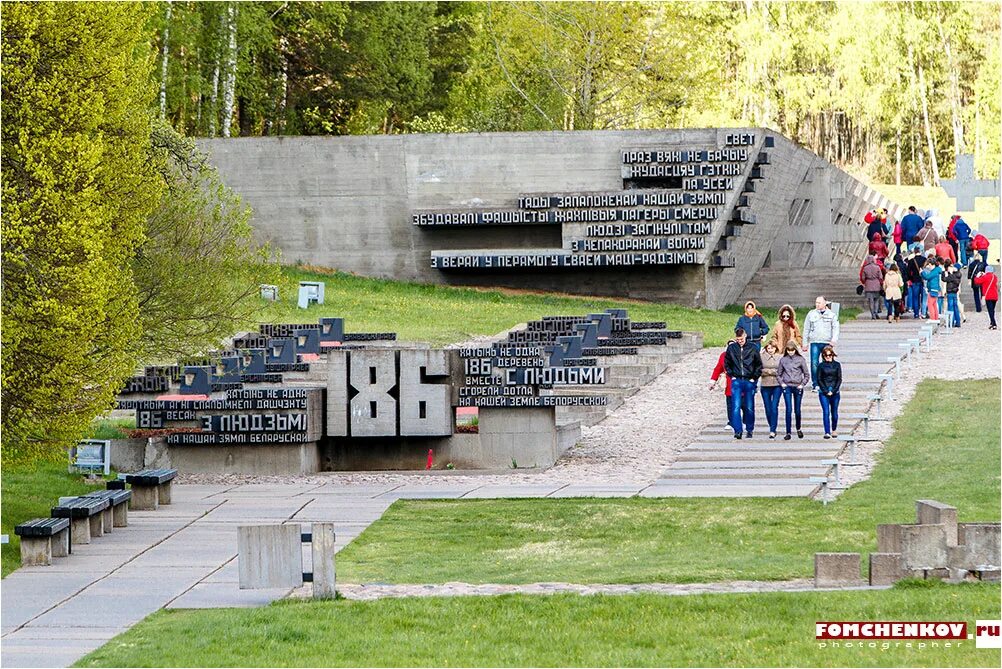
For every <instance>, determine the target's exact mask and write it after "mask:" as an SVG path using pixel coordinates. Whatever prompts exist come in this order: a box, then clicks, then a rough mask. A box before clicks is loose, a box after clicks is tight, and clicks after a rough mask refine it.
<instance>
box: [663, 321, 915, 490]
mask: <svg viewBox="0 0 1002 669" xmlns="http://www.w3.org/2000/svg"><path fill="white" fill-rule="evenodd" d="M926 328H928V329H927V330H926V332H928V331H929V330H934V329H935V326H932V325H927V324H926V323H925V322H924V321H912V320H907V321H904V320H903V321H901V322H900V323H895V324H888V323H886V322H884V321H870V320H856V321H853V322H851V323H847V324H845V325H843V326H842V335H841V337H840V340H839V344H838V346H837V352H838V354H839V361H840V362H841V363H842V369H843V379H844V381H843V384H842V393H841V402H840V406H839V418H840V420H839V428H838V432H839V434H840V435H843V436H845V435H851V434H852V433H853V432H854V430H857V428H858V427H859V426H860V424H861V423H862V418H861V417H862V416H864V415H866V416H869V417H870V420H872V419H874V418H876V417H877V413H878V411H879V408H878V407H876V406H875V404H876V402H875V399H874V398H875V396H880V397H881V401H888V400H889V399H890V395H891V394H892V393H891V392H890V391H891V388H889V387H888V385H889V384H888V379H887V378H880V375H883V374H887V373H888V372H889V371H891V370H892V369H893V368H894V367H895V365H903V364H905V363H904V362H903V361H902V360H901V359H902V358H903V357H904V356H905V355H906V354H910V355H915V353H912V351H913V350H915V348H917V347H916V341H918V340H919V339H921V337H922V336H923V332H922V330H923V329H926ZM890 359H896V360H898V361H899V362H897V363H894V362H891V361H890ZM892 374H893V372H892ZM891 382H893V380H891ZM802 415H803V423H802V425H803V432H804V438H803V439H799V438H798V437H797V436H796V434H795V433H794V435H793V438H792V439H791V440H790V441H785V440H784V439H783V435H784V433H785V409H784V404H783V402H782V400H781V401H780V406H779V430H778V435H777V437H776V439H769V438H768V432H769V428H768V424H767V423H766V422H765V410H764V408H763V406H762V400H761V395H758V396H757V397H756V402H755V426H756V429H755V433H754V438H753V439H751V440H749V439H741V440H736V439H734V436H733V430H732V429H731V428H730V427H729V426H725V425H724V417H723V416H721V420H720V424H719V425H713V426H710V427H707V428H706V429H704V430H703V431H702V432H701V433H700V434H698V435H697V436H696V438H695V439H694V440H693V441H692V443H691V444H689V446H688V447H686V449H685V450H684V451H683V452H682V453H681V454H680V455H679V457H678V460H677V461H676V462H675V463H674V464H673V465H672V466H671V467H670V468H669V469H668V470H667V471H665V472H664V474H663V475H662V476H661V478H660V479H658V480H657V481H656V482H655V483H654V485H653V486H651V487H650V488H648V489H647V490H645V491H644V495H645V496H652V497H802V496H809V495H812V494H813V493H814V492H815V491H816V490H817V489H818V487H819V484H818V483H816V482H812V481H811V480H810V479H811V477H828V476H830V474H831V473H832V469H833V466H832V465H831V464H830V463H825V462H823V461H825V460H829V461H830V460H832V459H835V458H837V457H839V455H840V454H842V451H843V450H844V449H845V448H846V447H847V443H846V442H845V441H842V440H839V439H824V438H823V436H824V429H823V427H822V417H821V407H820V403H819V402H818V399H817V395H815V394H814V393H812V392H810V390H807V391H805V393H804V399H803V412H802ZM793 429H794V430H795V429H796V427H795V426H794V428H793ZM856 436H857V438H858V437H859V436H861V430H860V434H857V435H856ZM833 485H834V484H833Z"/></svg>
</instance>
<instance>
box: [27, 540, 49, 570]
mask: <svg viewBox="0 0 1002 669" xmlns="http://www.w3.org/2000/svg"><path fill="white" fill-rule="evenodd" d="M50 564H52V537H21V565H22V566H24V567H47V566H48V565H50Z"/></svg>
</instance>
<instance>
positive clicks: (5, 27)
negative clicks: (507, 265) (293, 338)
mask: <svg viewBox="0 0 1002 669" xmlns="http://www.w3.org/2000/svg"><path fill="white" fill-rule="evenodd" d="M1000 7H1002V5H1000V3H999V2H761V1H756V0H745V1H744V2H657V3H655V2H341V1H332V2H189V1H180V0H177V1H173V2H157V3H153V2H151V3H139V2H72V3H63V2H4V3H2V4H0V21H2V39H0V48H2V58H0V86H2V90H0V96H2V99H3V106H2V147H0V163H2V170H3V173H2V203H0V204H2V210H3V217H2V219H0V226H2V241H3V244H2V278H3V283H2V298H3V299H2V306H3V313H2V328H3V329H2V344H3V357H2V374H0V375H2V398H0V399H2V401H0V409H2V425H0V427H2V430H3V448H2V455H3V462H4V463H10V462H20V461H22V460H27V461H30V460H32V459H33V457H34V456H38V455H48V456H52V455H58V454H60V453H64V451H63V450H62V449H63V447H65V446H66V445H67V444H70V443H73V441H74V440H75V439H78V438H79V437H80V436H82V435H83V434H85V433H86V431H87V430H88V426H89V425H90V423H91V421H92V420H93V419H94V417H95V416H98V415H100V414H102V413H104V412H106V411H107V410H108V409H109V408H110V407H111V406H112V405H113V402H114V397H115V393H116V391H117V390H118V389H120V388H121V387H122V385H123V382H124V380H125V379H126V378H127V377H129V376H131V375H132V374H133V373H134V372H135V370H136V368H137V366H138V365H140V364H142V363H144V362H150V361H153V360H155V359H157V358H170V357H171V356H176V355H186V354H197V353H199V352H204V351H206V350H210V349H212V348H213V347H215V346H218V345H219V342H220V341H222V340H223V338H225V337H226V336H228V335H231V334H232V333H233V332H235V331H236V330H237V329H238V328H239V327H241V326H245V325H246V324H247V323H249V322H250V321H251V319H253V317H254V315H255V313H256V311H257V310H258V308H259V306H260V304H259V300H258V299H257V298H256V292H257V286H258V284H259V283H275V282H276V279H275V276H276V275H278V273H279V269H278V264H277V263H278V258H277V257H276V256H275V255H274V254H273V253H272V252H271V251H270V250H269V249H268V248H267V247H260V246H259V245H258V244H257V243H256V242H255V241H254V239H253V235H252V230H251V227H250V223H249V220H250V212H249V210H248V209H247V208H246V206H244V205H243V204H242V203H241V202H240V200H239V198H238V197H236V196H235V195H234V194H233V193H232V192H231V191H230V190H229V189H228V188H226V186H225V184H223V183H222V182H221V181H220V180H219V178H218V175H217V174H216V173H215V170H214V169H212V167H211V165H209V164H208V162H207V161H206V159H205V156H204V155H202V154H201V153H200V152H199V151H198V149H197V146H196V144H195V142H194V138H199V137H217V136H222V137H236V136H260V135H345V134H371V133H416V132H483V131H518V130H597V129H628V128H675V127H714V126H762V127H768V128H774V129H775V130H777V131H779V132H781V133H783V134H784V135H786V136H788V137H791V138H792V139H794V140H796V141H798V142H800V143H801V144H803V145H805V146H807V147H808V148H810V149H812V150H814V151H816V152H817V153H819V154H821V155H822V156H825V157H827V158H828V159H830V160H832V161H833V162H834V163H836V164H838V165H840V166H842V167H844V168H845V169H847V170H849V171H850V172H853V173H855V174H856V175H857V176H859V177H861V178H862V179H864V180H866V181H870V182H871V183H880V182H889V183H897V184H924V185H937V184H938V183H939V181H940V179H941V178H947V177H950V176H953V172H954V167H953V163H954V156H955V155H956V154H957V153H959V152H972V153H974V154H975V157H976V168H977V170H978V172H979V173H980V174H981V175H982V176H986V177H996V176H997V175H998V169H999V156H1000V150H999V132H1000V127H1002V118H1000V105H999V97H1000V95H999V94H1000V57H999V42H1000V39H999V38H1000V29H999V23H1000V22H999V14H1000Z"/></svg>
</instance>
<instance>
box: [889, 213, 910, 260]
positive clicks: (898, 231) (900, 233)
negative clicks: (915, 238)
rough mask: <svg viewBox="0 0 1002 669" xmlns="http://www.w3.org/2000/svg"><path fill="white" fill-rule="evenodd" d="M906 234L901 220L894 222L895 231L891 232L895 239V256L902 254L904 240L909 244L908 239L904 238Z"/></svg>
mask: <svg viewBox="0 0 1002 669" xmlns="http://www.w3.org/2000/svg"><path fill="white" fill-rule="evenodd" d="M904 236H905V229H904V227H903V226H902V225H901V221H898V222H897V223H895V224H894V232H893V233H892V234H891V237H892V238H893V240H894V255H895V256H900V255H901V243H902V242H904V243H905V245H906V246H907V244H908V240H906V239H905V238H904Z"/></svg>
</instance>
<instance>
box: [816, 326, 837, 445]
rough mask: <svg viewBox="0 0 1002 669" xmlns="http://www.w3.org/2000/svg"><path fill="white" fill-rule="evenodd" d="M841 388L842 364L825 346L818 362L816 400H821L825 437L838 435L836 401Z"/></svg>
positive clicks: (833, 351)
mask: <svg viewBox="0 0 1002 669" xmlns="http://www.w3.org/2000/svg"><path fill="white" fill-rule="evenodd" d="M841 388H842V365H841V364H840V363H839V362H838V361H837V360H835V349H833V348H832V347H831V346H825V347H824V349H822V351H821V363H820V364H818V400H819V401H820V402H821V414H822V420H823V422H824V425H825V439H831V438H832V437H837V436H838V401H839V390H840V389H841Z"/></svg>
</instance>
